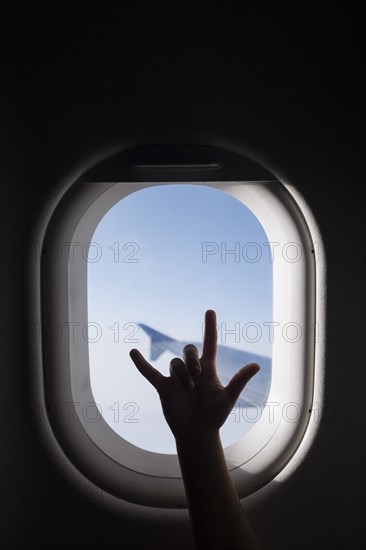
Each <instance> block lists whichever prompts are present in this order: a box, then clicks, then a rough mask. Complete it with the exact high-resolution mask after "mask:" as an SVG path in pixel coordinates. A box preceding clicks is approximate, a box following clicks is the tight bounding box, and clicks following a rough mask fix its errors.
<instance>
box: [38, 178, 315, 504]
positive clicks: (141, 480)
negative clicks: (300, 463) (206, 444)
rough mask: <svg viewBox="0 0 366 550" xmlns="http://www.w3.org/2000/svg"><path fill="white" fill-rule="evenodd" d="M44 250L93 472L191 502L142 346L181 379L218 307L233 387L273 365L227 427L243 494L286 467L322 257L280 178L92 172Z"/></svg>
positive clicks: (107, 480) (143, 493)
mask: <svg viewBox="0 0 366 550" xmlns="http://www.w3.org/2000/svg"><path fill="white" fill-rule="evenodd" d="M60 251H61V254H60ZM43 252H44V254H43V262H42V275H43V282H42V285H43V325H42V326H43V341H44V364H45V387H46V398H47V404H48V405H49V409H50V420H51V423H52V426H53V429H54V432H55V434H56V436H57V437H58V439H59V441H60V443H61V446H62V448H63V449H64V450H65V452H66V453H67V454H68V455H69V457H70V458H71V459H72V461H73V462H74V463H75V464H76V465H77V466H78V467H79V468H80V469H81V471H83V472H85V473H86V475H88V476H89V477H90V478H91V479H92V480H93V481H94V482H95V483H97V484H98V485H100V486H101V487H103V488H105V489H106V490H107V491H109V492H111V493H112V494H116V495H117V496H119V497H120V498H122V499H124V500H127V501H131V502H136V503H139V504H144V505H147V506H155V507H167V508H169V507H184V506H186V499H185V491H184V487H183V483H182V479H181V475H180V468H179V463H178V459H177V456H176V453H175V443H174V438H173V436H172V434H171V433H170V430H169V428H168V426H167V425H166V422H165V420H164V418H163V415H162V412H161V409H160V400H159V398H158V395H157V393H156V391H155V390H154V388H152V386H150V385H149V383H148V382H147V381H146V380H145V379H144V378H143V377H142V375H141V374H140V373H139V372H138V371H137V369H136V367H135V366H134V365H133V363H132V361H131V360H130V358H129V355H128V354H129V351H130V349H131V348H134V347H136V348H138V349H140V351H142V352H143V353H144V355H145V357H146V358H147V359H148V360H150V361H151V363H152V364H153V365H154V366H155V367H156V368H158V369H161V372H163V374H166V375H167V374H168V372H169V361H170V359H171V358H172V357H173V356H181V354H182V349H183V346H184V344H185V343H195V344H197V347H199V349H200V346H201V343H202V335H203V315H204V311H205V310H206V309H215V310H216V312H217V317H218V329H219V342H218V344H219V351H218V358H217V359H218V361H217V366H218V374H219V377H220V379H221V381H222V383H223V384H224V385H226V384H227V382H228V381H229V379H230V378H231V376H232V375H233V374H234V372H236V371H237V370H238V369H239V368H240V367H241V366H242V365H243V364H246V363H248V362H252V361H255V362H257V363H259V364H260V365H261V367H262V368H261V371H260V374H259V375H257V377H255V378H253V380H252V381H251V382H250V383H249V384H248V386H247V387H246V388H245V390H244V391H243V392H242V395H241V396H240V398H239V400H238V403H237V405H236V406H235V407H234V409H233V411H232V413H231V414H230V415H229V418H228V420H227V422H226V423H225V425H224V427H223V428H222V429H221V439H222V442H223V446H224V451H225V457H226V460H227V463H228V466H229V470H230V473H231V476H232V479H233V481H234V482H235V483H236V486H237V487H239V496H240V497H243V496H245V495H247V494H249V493H251V492H254V491H255V490H257V489H258V488H260V487H261V486H263V485H264V484H265V483H267V482H268V481H270V480H271V479H273V478H274V477H275V476H276V475H277V474H278V472H279V471H281V469H282V468H283V467H284V466H285V465H286V464H287V463H288V461H289V460H290V459H291V456H293V454H294V452H295V451H296V449H297V448H298V446H299V443H300V442H301V440H302V438H303V436H304V434H305V431H306V427H307V424H308V420H309V410H310V409H311V407H312V396H313V375H314V351H315V330H314V328H315V320H316V317H315V267H316V266H315V258H314V253H313V252H314V247H313V243H312V240H311V236H310V232H309V229H308V227H307V223H306V220H305V218H304V216H303V214H302V212H301V211H300V209H299V207H298V205H297V203H296V202H295V200H294V199H293V197H292V196H291V195H290V193H289V192H288V190H287V189H286V188H285V187H284V186H283V185H282V184H281V183H280V182H279V181H277V180H271V181H269V180H250V181H249V180H246V181H243V180H240V181H223V180H220V181H210V180H208V181H200V180H199V179H198V178H197V177H194V176H192V177H191V179H190V178H189V177H187V174H185V175H184V178H182V181H177V180H174V179H173V177H172V178H171V179H168V178H166V179H165V180H160V181H159V180H158V178H157V177H156V178H155V180H154V179H153V178H152V180H151V181H150V180H146V181H117V182H116V181H114V182H112V181H108V182H105V181H102V178H100V181H99V180H98V181H93V182H80V183H79V184H77V185H75V186H74V189H73V190H71V192H70V193H69V194H68V197H67V198H66V200H65V201H64V203H63V204H62V205H60V207H59V208H58V209H57V211H56V212H55V215H54V218H53V220H52V222H51V224H50V226H49V229H48V232H47V235H46V239H45V245H44V250H43ZM59 327H62V331H61V335H60V334H59V331H58V328H59ZM55 330H56V332H55ZM51 365H52V367H51ZM65 404H68V405H67V407H68V408H67V411H66V412H67V413H68V414H63V415H62V414H61V415H60V414H52V411H53V409H59V408H60V407H61V408H62V407H65ZM70 411H71V412H72V420H73V421H72V422H70ZM117 480H118V481H117ZM131 487H135V489H136V490H132V491H131Z"/></svg>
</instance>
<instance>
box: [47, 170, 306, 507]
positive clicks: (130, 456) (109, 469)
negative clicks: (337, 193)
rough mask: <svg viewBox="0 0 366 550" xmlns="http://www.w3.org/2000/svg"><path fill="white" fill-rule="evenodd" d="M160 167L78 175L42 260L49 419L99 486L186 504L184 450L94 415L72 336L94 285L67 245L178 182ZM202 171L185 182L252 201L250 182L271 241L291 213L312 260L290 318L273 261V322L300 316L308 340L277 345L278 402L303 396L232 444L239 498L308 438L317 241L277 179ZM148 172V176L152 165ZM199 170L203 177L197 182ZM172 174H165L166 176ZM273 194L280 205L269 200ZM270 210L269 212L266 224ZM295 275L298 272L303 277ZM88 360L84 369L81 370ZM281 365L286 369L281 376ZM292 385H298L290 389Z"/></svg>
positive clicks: (83, 353) (82, 358)
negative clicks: (138, 194)
mask: <svg viewBox="0 0 366 550" xmlns="http://www.w3.org/2000/svg"><path fill="white" fill-rule="evenodd" d="M145 170H146V169H145ZM209 170H210V169H209ZM180 171H182V168H181V167H180ZM151 175H152V174H151V172H150V173H149V176H150V178H149V181H125V182H116V181H104V182H103V181H87V180H86V181H79V182H77V184H76V185H74V186H73V187H72V188H71V189H70V191H69V192H68V194H67V196H66V197H65V198H64V200H63V201H62V202H61V203H60V204H59V205H58V207H57V209H56V210H55V212H54V215H53V218H52V220H51V223H50V224H49V226H48V230H47V233H46V237H45V241H44V245H43V252H44V254H43V261H42V292H43V294H42V296H43V304H42V311H43V319H42V334H43V350H44V376H45V389H46V400H47V405H48V411H49V418H50V422H51V425H52V427H53V431H54V433H55V435H56V437H57V438H58V440H59V442H60V444H61V447H62V448H63V449H64V452H66V454H67V455H68V456H69V457H70V459H71V460H72V461H73V462H74V464H76V465H77V466H78V467H79V468H80V469H81V471H82V472H84V473H85V475H87V476H88V477H90V479H92V480H93V481H94V482H95V483H96V484H97V485H99V486H101V487H102V488H104V489H105V490H107V491H108V492H110V493H112V494H114V495H116V496H118V497H119V498H122V499H124V500H127V501H129V502H135V503H138V504H143V505H145V506H153V507H158V508H159V507H160V508H176V507H178V508H182V507H183V508H184V507H186V506H187V502H186V497H185V490H184V486H183V482H182V479H181V476H180V469H179V463H178V459H177V456H176V455H165V454H162V453H153V452H150V451H147V450H144V449H141V448H139V447H136V446H135V445H133V444H131V443H129V442H126V441H125V440H123V438H121V437H120V436H119V435H118V434H117V433H116V432H114V431H113V430H112V428H111V427H110V426H109V425H108V424H107V423H106V422H105V420H104V419H103V418H100V419H99V420H98V421H97V422H94V421H91V420H89V416H88V417H87V418H85V414H84V413H83V411H84V412H85V409H84V407H85V405H87V404H88V403H93V396H92V391H91V388H90V384H89V388H88V387H87V386H86V385H85V380H86V378H87V376H86V375H87V370H88V343H87V342H86V341H85V340H83V339H82V338H76V339H75V338H74V337H73V331H74V328H75V326H76V325H74V324H73V323H75V322H77V323H79V325H78V326H80V325H81V326H85V324H87V322H88V317H87V289H86V285H84V287H83V285H82V284H80V280H81V279H82V278H84V277H85V281H86V274H87V262H85V261H82V259H80V257H79V261H70V253H71V247H70V246H69V245H68V244H67V243H75V242H80V243H82V244H84V243H88V242H90V240H91V236H92V234H93V232H94V229H95V227H96V225H97V223H98V222H99V220H100V219H101V217H102V216H103V215H104V214H105V213H106V212H107V211H108V210H109V208H110V207H111V206H113V204H115V202H117V200H121V199H122V198H123V196H126V195H127V194H128V193H130V192H133V191H136V190H138V189H141V188H144V187H146V186H151V185H162V184H164V183H167V184H168V183H169V184H171V183H179V182H174V181H173V179H175V178H174V176H176V173H175V174H174V173H172V174H170V175H169V176H167V175H166V174H165V175H164V176H163V177H162V174H161V170H160V171H159V170H157V171H156V172H155V174H154V178H151ZM200 175H201V179H200V180H197V174H196V173H194V172H193V173H191V174H187V173H184V170H183V173H182V177H181V180H180V183H194V184H196V185H210V186H212V187H216V188H219V189H222V190H225V191H226V192H228V191H230V194H232V196H235V197H236V198H238V199H239V200H243V196H242V195H243V191H244V190H245V193H244V194H246V197H245V202H244V204H245V205H246V206H248V207H249V208H250V209H251V210H252V211H253V212H254V214H255V215H256V216H257V217H258V219H259V221H260V222H261V223H262V225H263V227H264V229H265V231H266V233H267V235H268V238H269V240H270V241H271V242H272V238H273V240H274V242H278V240H276V239H278V235H279V234H280V233H281V231H283V229H282V226H283V224H284V223H285V220H286V223H290V220H292V222H293V230H294V233H292V235H293V236H291V239H292V238H293V239H297V241H294V242H299V244H300V246H301V249H302V251H303V262H301V263H300V264H297V265H294V264H293V263H292V264H291V266H292V268H293V274H292V282H291V285H292V286H291V292H292V295H296V296H297V300H296V304H295V303H294V304H293V307H295V308H296V309H297V311H298V313H297V314H296V312H295V314H294V316H293V317H291V315H290V317H286V316H284V313H283V312H282V313H281V312H280V309H281V308H282V309H283V310H286V309H287V306H288V304H287V305H286V306H284V304H283V299H284V297H285V296H286V295H287V292H286V284H285V282H286V277H285V276H284V274H283V269H284V267H286V266H284V265H282V264H283V262H281V261H280V262H276V257H275V259H274V262H273V269H274V272H273V279H274V291H273V295H274V309H273V320H274V321H276V320H277V322H280V324H281V323H282V324H283V323H284V322H285V321H286V319H290V322H292V321H293V319H295V318H296V319H297V318H298V317H297V316H299V320H300V323H299V324H300V326H302V327H303V329H304V330H303V331H302V337H301V339H300V340H299V342H296V343H295V345H294V343H291V344H290V343H288V345H287V346H285V347H283V342H282V344H281V342H280V343H279V345H276V342H275V343H274V346H273V366H272V384H271V390H270V395H269V402H271V403H276V402H278V398H279V397H280V396H281V401H280V402H279V406H281V402H283V401H285V402H286V403H298V402H299V403H298V404H299V405H300V404H301V414H300V416H299V418H298V419H297V421H296V422H292V421H288V422H286V421H285V419H284V418H283V414H282V415H280V416H279V417H278V418H277V421H276V422H275V423H273V424H274V426H272V427H271V433H269V432H268V430H267V432H266V433H265V434H264V433H260V432H261V430H262V427H261V420H260V421H259V422H258V423H257V424H256V425H255V426H254V427H253V428H252V429H251V430H250V431H249V432H248V433H247V434H246V435H245V436H244V437H243V438H241V439H240V440H239V442H237V443H234V444H233V445H230V446H229V447H227V448H226V449H225V457H226V460H227V463H228V467H229V470H230V475H231V477H232V479H233V481H234V483H235V486H236V488H237V491H238V494H239V497H240V498H244V497H245V496H247V495H248V494H252V493H254V492H255V491H257V490H258V489H259V488H260V487H263V486H264V485H265V484H267V483H268V482H269V481H271V480H272V479H273V478H274V477H275V476H276V475H277V474H278V473H279V472H280V471H281V470H282V469H283V468H284V466H285V465H286V464H287V463H288V462H289V461H290V459H291V457H292V456H293V455H294V453H295V452H296V450H297V448H298V446H299V444H300V442H301V440H302V438H303V437H304V434H305V432H306V427H307V425H308V422H309V418H310V411H311V409H312V405H313V382H314V356H315V344H316V342H315V330H313V327H315V321H316V317H315V313H316V312H315V300H316V296H315V285H316V262H315V254H314V244H313V242H312V239H311V235H310V231H309V229H308V225H307V222H306V220H305V217H304V215H303V214H302V213H301V210H300V209H299V207H298V204H297V203H296V201H295V200H294V198H293V196H292V195H291V193H290V192H289V191H288V190H287V189H286V187H285V186H284V185H283V184H282V183H280V182H279V181H278V180H274V179H273V178H272V179H271V180H269V179H268V180H262V179H258V180H255V179H253V180H250V181H248V180H246V181H241V180H239V181H220V180H218V181H209V175H210V174H206V175H207V176H208V177H207V178H206V177H202V174H200ZM144 176H145V177H146V173H145V174H144ZM192 178H195V180H194V179H193V181H192ZM131 179H132V178H131ZM140 179H141V180H143V179H144V178H143V177H141V178H140ZM151 179H154V180H155V181H151ZM164 179H165V181H161V180H164ZM270 197H271V202H272V204H271V205H269V204H268V202H269V199H270ZM274 211H275V212H276V213H274ZM271 213H272V214H271ZM268 215H269V216H271V215H272V216H273V227H272V229H271V228H268V227H266V225H267V226H268V220H267V222H266V221H265V216H268ZM263 216H264V218H263ZM261 218H263V219H264V223H263V219H261ZM278 219H281V224H279V223H278ZM276 220H277V222H276ZM276 231H277V233H276ZM282 242H283V239H282ZM289 242H292V241H289ZM51 249H53V250H56V251H57V250H60V249H61V250H62V252H63V253H61V256H59V255H58V256H56V260H55V261H53V260H50V258H49V251H50V250H51ZM67 250H68V252H69V253H67ZM65 251H66V253H65ZM47 258H48V259H47ZM287 263H289V262H287ZM287 267H289V266H288V265H287ZM281 269H282V272H281ZM294 279H296V280H297V282H296V284H295V283H294ZM276 285H279V286H277V287H276ZM293 285H295V287H294V286H293ZM80 288H81V289H83V288H84V290H85V292H84V291H83V292H80ZM276 288H278V292H277V297H276ZM299 291H300V292H299ZM66 296H67V299H65V297H66ZM289 307H290V306H289ZM47 327H56V328H58V329H59V328H60V327H61V337H60V338H50V337H49V335H48V334H47ZM305 328H306V330H305ZM283 357H286V360H287V368H286V369H285V370H284V371H283V372H282V375H281V376H278V377H277V376H274V375H275V374H276V373H275V369H276V364H280V363H281V361H282V362H283ZM290 364H295V365H297V367H298V368H297V371H295V370H294V369H292V370H291V369H290ZM51 365H52V368H50V366H51ZM76 365H78V368H76ZM80 365H82V366H83V367H85V368H83V369H81V368H80ZM278 372H279V370H278V369H277V374H278ZM281 387H282V390H283V388H286V392H287V393H286V394H285V395H284V394H283V391H282V395H281V391H280V390H281ZM289 388H292V393H291V394H290V395H289V394H288V391H289ZM89 390H90V392H89ZM289 399H290V401H289ZM77 404H78V405H77ZM60 411H61V413H60ZM121 442H122V445H121Z"/></svg>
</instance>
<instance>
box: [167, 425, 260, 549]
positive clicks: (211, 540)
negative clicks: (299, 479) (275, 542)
mask: <svg viewBox="0 0 366 550" xmlns="http://www.w3.org/2000/svg"><path fill="white" fill-rule="evenodd" d="M176 445H177V453H178V458H179V463H180V467H181V471H182V477H183V482H184V486H185V490H186V495H187V500H188V506H189V513H190V518H191V523H192V529H193V533H194V536H195V539H196V542H197V548H198V549H200V550H201V549H206V548H210V550H225V549H227V550H247V549H248V550H258V548H259V547H258V543H257V542H256V539H255V536H254V534H253V532H252V529H251V527H250V525H249V523H248V521H247V519H246V517H245V515H244V512H243V510H242V507H241V505H240V501H239V498H238V496H237V494H236V491H235V487H234V485H233V483H232V480H231V478H230V474H229V471H228V468H227V465H226V461H225V456H224V451H223V448H222V445H221V441H220V435H219V432H215V433H212V434H209V435H204V436H200V437H198V436H193V435H191V436H189V438H188V439H187V438H185V439H184V440H177V441H176Z"/></svg>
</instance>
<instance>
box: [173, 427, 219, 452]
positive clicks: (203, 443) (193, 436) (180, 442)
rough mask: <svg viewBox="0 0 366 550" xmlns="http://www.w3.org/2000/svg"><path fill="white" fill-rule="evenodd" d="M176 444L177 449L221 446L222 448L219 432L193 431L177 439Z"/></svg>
mask: <svg viewBox="0 0 366 550" xmlns="http://www.w3.org/2000/svg"><path fill="white" fill-rule="evenodd" d="M175 443H176V446H177V449H178V450H179V448H186V447H194V448H197V447H198V448H199V447H204V448H207V447H208V446H212V445H215V446H217V445H219V446H220V447H221V439H220V432H219V430H199V431H195V430H193V431H192V432H191V433H189V434H186V435H184V436H180V437H176V438H175Z"/></svg>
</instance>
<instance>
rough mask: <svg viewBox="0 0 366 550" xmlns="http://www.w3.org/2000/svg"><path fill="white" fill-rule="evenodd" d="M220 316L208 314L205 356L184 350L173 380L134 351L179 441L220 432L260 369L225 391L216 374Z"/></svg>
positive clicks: (246, 370) (244, 372)
mask: <svg viewBox="0 0 366 550" xmlns="http://www.w3.org/2000/svg"><path fill="white" fill-rule="evenodd" d="M216 350H217V324H216V313H215V312H214V311H213V310H208V311H206V315H205V333H204V340H203V351H202V356H201V357H198V350H197V348H196V346H194V345H191V344H188V345H186V346H185V347H184V349H183V360H182V359H179V358H174V359H172V361H171V362H170V376H164V375H163V374H161V373H160V372H159V371H158V370H156V369H155V368H154V367H153V366H152V365H150V363H148V361H146V359H145V358H144V357H143V355H142V354H141V353H140V352H139V351H138V350H137V349H133V350H131V352H130V356H131V359H132V360H133V362H134V363H135V365H136V367H137V368H138V370H139V371H140V372H141V374H143V376H145V378H146V379H147V380H148V381H149V382H150V383H151V384H152V385H153V386H154V387H155V389H156V390H157V392H158V394H159V396H160V399H161V403H162V409H163V413H164V416H165V419H166V421H167V423H168V425H169V427H170V429H171V431H172V432H173V435H174V437H175V438H176V439H177V440H184V439H186V438H189V437H190V436H191V435H192V434H194V435H197V434H198V435H204V434H205V433H209V432H218V431H219V429H220V427H221V426H222V425H223V424H224V422H225V420H226V418H227V417H228V415H229V413H230V411H231V410H232V408H233V407H234V405H235V403H236V401H237V399H238V397H239V395H240V393H241V392H242V391H243V389H244V387H245V385H246V384H247V383H248V381H249V380H250V379H251V378H252V376H254V375H255V374H256V373H257V372H258V371H259V369H260V367H259V365H257V364H255V363H251V364H249V365H246V366H244V367H242V368H241V369H240V370H239V371H238V372H237V373H236V374H234V376H233V377H232V379H231V380H230V382H229V383H228V385H227V386H226V387H224V386H223V385H222V384H221V382H220V380H219V377H218V376H217V372H216Z"/></svg>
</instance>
